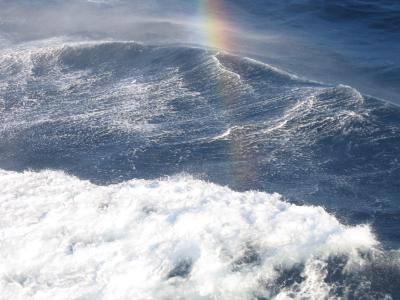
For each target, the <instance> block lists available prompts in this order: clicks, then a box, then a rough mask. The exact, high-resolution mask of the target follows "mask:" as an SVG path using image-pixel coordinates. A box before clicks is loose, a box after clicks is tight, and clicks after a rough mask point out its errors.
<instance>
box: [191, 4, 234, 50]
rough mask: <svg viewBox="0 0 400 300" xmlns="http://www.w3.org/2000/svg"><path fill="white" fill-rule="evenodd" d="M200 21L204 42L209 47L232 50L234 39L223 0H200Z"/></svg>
mask: <svg viewBox="0 0 400 300" xmlns="http://www.w3.org/2000/svg"><path fill="white" fill-rule="evenodd" d="M198 1H199V8H198V12H199V23H200V28H201V31H202V38H203V43H204V44H205V45H207V46H209V47H212V48H217V49H223V50H228V51H229V50H231V49H232V40H231V37H230V29H231V28H232V26H231V24H230V22H229V18H228V17H227V15H226V14H225V12H226V9H225V8H224V7H223V5H222V3H221V2H222V1H221V0H198Z"/></svg>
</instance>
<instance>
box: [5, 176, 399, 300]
mask: <svg viewBox="0 0 400 300" xmlns="http://www.w3.org/2000/svg"><path fill="white" fill-rule="evenodd" d="M0 185H1V188H2V196H1V207H0V209H1V210H0V215H1V224H2V225H1V234H2V237H3V242H2V246H1V252H2V259H1V265H2V274H1V276H2V279H1V281H0V286H1V289H2V291H3V292H2V297H5V298H4V299H6V298H15V297H17V296H20V297H37V298H46V299H49V298H53V297H57V299H78V298H79V299H83V298H85V299H89V298H90V299H92V298H93V299H99V298H103V299H116V298H118V299H128V298H134V299H171V298H174V299H215V298H218V299H271V298H274V299H288V298H290V299H304V298H313V299H323V298H326V297H328V296H332V297H333V298H334V297H339V296H346V297H349V296H352V295H353V296H354V293H358V295H364V296H365V297H366V298H364V297H363V298H364V299H370V298H371V299H372V298H373V297H375V298H374V299H376V297H383V296H384V295H385V292H389V291H390V290H389V289H388V287H387V286H386V287H385V288H383V287H381V289H382V291H381V293H377V291H376V290H375V291H373V293H372V294H371V286H368V284H372V285H376V284H377V283H376V278H374V276H376V275H371V274H370V275H368V272H365V270H366V269H368V268H369V269H371V257H373V258H374V260H376V261H375V263H377V264H378V265H382V264H383V262H382V261H380V262H379V260H382V257H380V254H379V250H377V248H376V246H377V244H378V243H377V241H376V239H375V238H374V235H373V234H372V233H371V230H370V228H369V227H368V226H354V227H350V226H344V225H342V224H340V223H339V222H338V220H337V219H336V218H335V217H333V216H332V215H329V214H328V213H327V212H326V211H325V210H324V209H322V208H321V207H313V206H297V205H293V204H290V203H287V202H285V201H284V200H283V199H282V197H281V196H280V195H278V194H266V193H261V192H244V193H239V192H234V191H232V190H230V189H229V188H227V187H221V186H218V185H215V184H212V183H207V182H204V181H200V180H195V179H193V178H190V177H184V176H180V177H173V178H169V179H163V180H150V181H146V180H131V181H127V182H124V183H120V184H116V185H109V186H96V185H93V184H91V183H89V182H88V181H82V180H79V179H77V178H75V177H71V176H68V175H65V174H63V173H61V172H55V171H42V172H40V173H33V172H24V173H15V172H7V171H1V172H0ZM397 259H398V258H397ZM338 262H339V264H338ZM372 269H373V271H374V272H377V271H379V267H377V266H375V267H372ZM363 271H364V274H363V275H362V276H361V275H360V274H361V273H362V272H363ZM370 272H371V270H370ZM397 275H398V274H397ZM338 276H341V277H343V278H342V281H341V282H337V281H336V279H335V278H336V277H338ZM371 280H372V283H371ZM338 283H339V284H338ZM378 284H379V283H378ZM389 288H390V287H389ZM378 290H379V289H378ZM368 297H369V298H368Z"/></svg>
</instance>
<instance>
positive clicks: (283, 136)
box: [0, 0, 400, 299]
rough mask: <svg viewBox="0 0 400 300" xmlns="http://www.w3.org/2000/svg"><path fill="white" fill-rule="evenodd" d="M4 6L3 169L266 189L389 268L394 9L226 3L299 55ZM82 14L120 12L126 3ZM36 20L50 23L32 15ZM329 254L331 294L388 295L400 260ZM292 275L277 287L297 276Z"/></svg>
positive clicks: (397, 157)
mask: <svg viewBox="0 0 400 300" xmlns="http://www.w3.org/2000/svg"><path fill="white" fill-rule="evenodd" d="M74 3H75V2H74ZM170 4H171V5H170V6H168V5H166V4H165V3H164V2H163V3H162V4H161V3H158V2H157V1H154V2H153V3H152V5H148V6H146V7H141V8H142V10H141V11H146V13H149V14H150V12H151V14H152V15H155V14H156V13H157V9H158V7H161V6H162V7H169V8H170V10H171V12H170V15H173V9H172V8H174V7H175V8H178V11H179V13H180V14H183V15H185V14H189V15H190V14H192V13H193V14H194V9H195V7H196V5H192V4H187V3H180V2H179V1H173V2H171V3H170ZM0 5H1V6H2V7H4V8H5V10H7V12H8V15H7V17H5V15H4V13H1V14H2V15H3V20H2V21H1V22H0V32H1V37H2V38H3V40H1V39H0V43H2V47H1V48H3V50H2V52H1V56H0V123H1V125H0V168H1V169H6V170H14V171H23V170H27V169H33V170H43V169H56V170H63V171H65V172H67V173H70V174H72V175H75V176H77V177H79V178H81V179H88V180H90V181H92V182H94V183H96V184H100V185H109V184H111V183H117V182H123V181H126V180H129V179H133V178H146V179H153V178H159V177H163V176H168V175H174V174H177V173H182V172H184V173H188V174H192V175H194V176H195V177H198V178H201V179H205V180H208V181H211V182H214V183H218V184H221V185H227V186H229V187H231V188H232V189H235V190H239V191H246V190H252V189H256V190H261V191H267V192H278V193H280V194H282V195H284V196H285V198H286V199H288V201H291V202H293V203H297V204H313V205H318V206H322V207H324V208H325V209H327V210H328V211H329V212H330V213H332V214H335V215H336V216H337V217H338V218H339V219H340V220H341V222H343V223H345V224H352V225H355V224H365V223H368V224H371V226H372V228H373V230H374V231H375V233H376V235H377V237H378V239H379V241H380V242H381V243H382V248H384V249H385V251H387V252H385V253H386V254H385V255H386V256H389V257H392V256H393V258H392V261H396V260H398V259H399V258H398V252H396V250H397V249H399V247H400V107H399V106H397V105H396V104H395V103H399V101H400V93H399V87H400V64H399V58H398V53H399V52H397V50H398V49H399V48H400V45H399V43H400V40H399V39H398V37H399V32H400V3H399V2H398V1H356V0H351V1H350V0H349V1H340V2H338V1H284V2H277V1H251V3H249V2H248V1H240V0H236V1H224V6H223V7H225V8H227V11H228V12H229V11H230V12H231V16H236V18H234V19H235V22H236V23H240V24H242V26H243V28H246V30H247V32H249V31H251V32H253V33H257V34H260V33H262V32H264V31H266V30H267V31H268V34H269V33H270V32H271V31H274V30H275V28H276V32H278V33H279V36H281V37H282V36H283V34H284V33H285V36H286V37H288V41H289V43H290V45H291V46H293V45H297V46H298V48H291V49H287V48H285V47H284V45H285V40H280V42H279V43H277V44H275V45H267V46H265V47H266V48H265V49H267V50H269V51H270V52H268V51H267V50H266V51H265V52H266V53H263V51H262V49H264V48H263V45H265V44H263V43H264V42H262V43H261V42H256V41H253V44H248V45H246V46H243V48H242V49H240V47H238V51H237V52H238V53H233V54H232V53H226V52H218V51H216V50H212V49H209V48H204V47H203V45H199V46H193V45H192V44H193V43H192V42H193V41H190V42H191V45H190V46H189V45H188V44H185V41H184V39H186V37H184V38H183V37H182V39H181V40H180V38H179V37H178V38H177V39H178V40H176V41H173V42H174V45H171V44H170V43H168V45H166V43H165V42H160V41H158V42H154V41H151V42H148V41H147V42H146V39H149V38H152V39H153V38H154V39H155V40H159V39H158V37H159V36H158V35H150V33H148V32H146V34H143V35H140V36H141V37H142V38H143V43H136V42H132V41H129V42H115V41H113V42H103V41H99V40H103V39H107V38H116V39H120V38H121V37H129V34H128V33H127V31H128V30H127V31H124V32H121V31H116V33H115V36H112V35H113V33H112V32H111V31H112V30H110V31H106V30H104V27H106V26H104V24H103V25H101V26H100V25H99V24H96V26H94V27H96V30H94V29H93V28H91V27H90V26H89V27H88V24H87V23H85V22H83V23H82V27H83V29H82V30H78V29H77V28H76V27H75V26H72V25H71V24H69V22H66V23H65V24H64V25H63V26H55V27H54V28H53V29H52V30H50V29H49V28H46V30H45V29H44V27H46V26H45V25H46V24H45V23H47V22H50V21H51V22H52V21H54V17H52V13H53V11H52V7H53V6H54V7H57V5H64V4H63V3H62V2H61V4H60V3H56V2H53V3H51V5H50V4H49V3H47V2H45V1H41V2H38V3H36V4H32V3H29V4H28V3H25V2H22V1H19V2H16V4H15V3H14V4H12V3H11V2H8V1H2V2H0ZM71 5H72V4H71ZM75 5H81V3H80V2H78V1H76V3H75ZM82 5H83V7H84V10H87V11H93V10H96V11H99V12H102V11H103V10H104V9H108V10H110V11H111V13H112V14H116V15H117V14H118V13H119V12H120V10H119V9H120V7H124V6H123V5H124V4H123V2H116V3H111V4H110V3H108V4H93V3H91V4H90V3H89V4H87V3H86V4H82ZM31 6H34V8H33V9H34V11H33V13H32V15H31V16H28V17H27V18H26V19H24V21H21V20H22V17H21V16H26V15H25V13H26V11H25V10H24V8H26V7H31ZM71 7H72V6H71ZM77 7H79V6H77ZM126 7H129V8H132V7H135V3H130V4H129V5H127V6H126ZM31 8H32V7H31ZM71 9H72V8H71ZM48 10H49V11H50V12H47V11H48ZM44 11H46V12H47V17H48V18H47V19H46V21H39V20H36V19H35V20H34V21H32V20H30V18H33V19H34V17H32V16H34V15H35V14H37V15H40V14H41V13H43V12H44ZM167 11H168V10H167ZM167 14H169V12H168V13H167ZM30 22H33V23H30ZM41 22H43V24H41ZM67 23H68V24H67ZM71 23H73V22H71ZM15 24H17V25H18V26H13V25H15ZM42 25H43V26H42ZM97 25H99V26H97ZM113 26H114V27H113V30H115V29H116V28H121V27H120V26H121V24H117V25H115V24H114V25H113ZM168 26H172V25H168ZM168 26H166V27H168ZM174 26H177V25H174ZM29 27H30V28H31V30H32V32H30V29H29ZM157 28H158V27H157ZM33 31H34V33H33ZM170 31H171V32H174V27H168V30H167V29H166V31H165V32H163V33H164V34H165V35H166V36H168V35H169V34H171V32H170ZM178 31H179V30H178ZM63 32H64V33H65V34H64V35H63V37H62V38H60V35H61V33H63ZM142 33H143V32H142ZM158 33H159V34H160V32H158ZM132 34H133V33H132ZM135 34H136V36H139V35H138V33H135ZM161 35H162V34H161ZM77 36H79V38H77ZM82 36H84V37H85V38H84V40H85V43H83V44H82V43H76V41H77V40H78V41H79V39H81V38H82ZM149 36H150V37H149ZM289 37H290V38H289ZM246 38H247V37H243V36H238V37H237V38H236V40H235V41H236V42H237V43H239V41H240V40H243V39H246ZM2 41H3V42H2ZM155 44H157V45H155ZM305 45H307V46H305ZM246 47H247V48H246ZM252 47H253V48H252ZM333 48H334V49H333ZM310 49H312V50H313V52H309V51H308V50H310ZM324 49H329V51H327V52H323V53H322V52H321V51H323V50H324ZM331 51H332V52H331ZM243 53H247V54H249V53H254V57H256V58H259V59H262V60H263V61H265V62H271V63H273V64H274V65H275V66H276V67H278V68H275V67H271V66H270V65H267V64H263V63H260V62H258V61H254V60H251V59H247V58H244V57H243V56H242V54H243ZM320 62H321V63H320ZM280 64H281V65H280ZM280 67H281V68H282V69H285V70H288V71H291V70H293V72H285V71H281V69H280ZM292 73H296V74H299V75H302V76H295V75H292ZM308 75H309V76H308ZM310 79H312V80H310ZM330 79H331V80H330ZM322 82H326V83H322ZM339 83H343V84H339ZM353 83H354V84H353ZM367 94H373V96H367ZM384 99H386V100H390V102H392V103H394V104H391V103H389V102H387V101H384ZM336 259H337V260H335V259H332V261H330V262H329V264H330V271H329V272H330V273H329V276H327V278H326V281H327V282H335V283H337V285H338V286H341V285H342V286H347V287H349V289H350V292H345V291H344V290H341V289H340V288H338V289H337V290H336V291H335V292H336V296H340V297H344V298H345V299H366V298H365V297H366V295H367V294H369V295H370V296H371V297H372V298H371V299H381V298H382V297H383V296H382V295H383V294H384V293H387V294H389V295H391V296H392V298H393V299H399V298H400V289H399V287H400V269H398V267H397V266H398V265H395V264H393V265H392V264H391V262H390V261H389V262H388V261H386V260H379V261H378V260H374V259H373V258H371V264H370V266H368V267H367V268H366V269H365V270H364V271H363V273H360V274H357V275H354V274H353V275H352V276H353V277H352V276H348V277H346V276H345V275H343V274H344V271H343V269H341V267H340V266H343V264H341V263H340V258H336ZM342 259H344V258H342ZM299 268H300V269H301V267H299ZM290 272H291V273H290V274H286V275H282V276H283V278H282V286H285V285H290V283H288V282H289V281H290V280H291V279H290V278H292V279H293V278H296V274H297V275H298V273H299V272H300V271H298V270H297V271H296V269H294V270H291V271H290ZM296 272H297V273H296ZM285 276H286V277H285ZM293 280H295V279H293ZM363 281H365V282H369V288H368V289H367V292H366V293H365V294H362V295H363V296H360V294H357V292H356V290H357V289H356V288H355V286H357V287H358V285H357V284H359V283H360V282H363ZM356 283H357V284H356ZM274 288H278V289H279V287H274ZM352 288H353V290H352ZM346 293H347V294H346ZM333 296H334V295H332V297H333ZM382 299H383V298H382Z"/></svg>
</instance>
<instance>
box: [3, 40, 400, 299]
mask: <svg viewBox="0 0 400 300" xmlns="http://www.w3.org/2000/svg"><path fill="white" fill-rule="evenodd" d="M0 51H1V56H0V168H1V169H2V170H1V171H0V187H1V189H2V194H1V195H0V199H1V201H0V211H1V220H2V221H1V224H2V226H1V228H2V229H1V230H2V231H1V232H2V236H4V237H6V238H4V239H3V238H2V241H4V243H6V244H4V245H5V246H4V247H3V246H2V247H1V248H0V251H1V253H2V256H1V257H2V260H1V261H0V263H1V265H3V266H4V270H5V271H4V273H3V275H2V280H1V281H0V284H1V287H2V289H3V290H4V291H6V292H5V293H6V294H5V295H6V297H9V296H15V295H20V296H21V297H33V296H36V297H39V298H40V297H43V298H49V297H55V296H57V298H59V297H64V298H65V299H70V298H71V297H75V298H90V297H92V298H102V297H103V298H113V297H115V295H117V296H118V297H120V298H126V297H131V298H139V299H160V298H161V299H169V298H180V299H211V298H212V299H215V298H219V299H271V298H272V299H288V298H289V299H297V298H301V297H303V298H313V297H314V298H318V297H319V298H333V299H335V298H348V299H351V298H356V299H359V298H362V299H377V298H382V299H383V298H384V297H385V296H387V297H394V299H395V298H396V297H398V295H400V291H399V286H400V283H399V280H400V274H399V270H400V268H399V265H398V261H399V257H398V252H397V251H394V250H393V251H389V250H382V248H384V249H398V245H399V243H400V242H399V241H400V240H399V237H398V234H397V232H399V230H397V229H399V228H400V227H399V226H400V224H399V222H398V215H399V211H398V204H397V202H398V201H397V200H398V193H399V189H398V187H399V186H400V181H399V180H400V173H399V172H400V166H399V159H398V153H399V151H400V108H399V107H397V106H394V105H391V104H388V103H385V102H382V101H379V100H377V99H374V98H372V97H369V96H365V95H362V94H360V93H359V92H358V91H357V90H355V89H354V88H352V87H349V86H345V85H338V86H331V85H327V84H324V83H319V82H313V81H309V80H306V79H304V78H301V77H298V76H295V75H292V74H290V73H287V72H285V71H283V70H280V69H278V68H276V67H273V66H269V65H266V64H263V63H260V62H257V61H254V60H252V59H249V58H245V57H239V56H235V55H232V54H229V53H225V52H222V51H221V52H217V51H215V50H211V49H204V48H200V47H188V46H183V45H169V46H157V45H144V44H139V43H133V42H104V41H100V42H90V43H73V42H64V41H62V40H61V39H60V40H49V41H41V42H40V43H37V42H32V43H27V44H20V45H18V46H14V47H12V48H7V47H4V49H2V50H0ZM48 169H53V170H54V171H49V170H48ZM28 170H33V171H28ZM182 173H186V174H191V176H193V177H190V176H183V175H182V176H175V177H172V178H169V179H161V180H160V179H159V178H164V177H165V176H169V175H174V174H182ZM66 174H69V175H66ZM194 178H198V179H194ZM86 180H88V181H86ZM209 182H213V183H209ZM222 186H227V187H222ZM249 190H261V191H266V192H265V193H263V192H246V191H249ZM267 192H278V193H279V194H282V195H283V196H279V195H278V194H268V193H267ZM284 199H288V201H290V202H291V203H292V204H290V203H288V202H285V201H284ZM293 203H297V205H294V204H293ZM304 204H307V205H304ZM310 205H314V206H310ZM322 207H325V209H323V208H322ZM328 212H329V213H328ZM188 220H190V222H189V221H188ZM356 224H370V225H369V226H367V225H356ZM372 228H373V229H372ZM372 231H374V232H373V233H372ZM375 236H376V237H375ZM378 240H379V241H380V242H378ZM26 249H29V252H28V250H26ZM3 257H5V259H3ZM111 274H113V276H111ZM115 274H119V275H118V276H116V275H115ZM42 295H43V296H42Z"/></svg>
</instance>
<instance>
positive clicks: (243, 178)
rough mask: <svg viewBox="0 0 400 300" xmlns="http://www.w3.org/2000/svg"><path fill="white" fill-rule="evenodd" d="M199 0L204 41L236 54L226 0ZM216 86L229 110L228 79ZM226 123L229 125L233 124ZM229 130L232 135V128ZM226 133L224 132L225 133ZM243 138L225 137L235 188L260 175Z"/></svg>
mask: <svg viewBox="0 0 400 300" xmlns="http://www.w3.org/2000/svg"><path fill="white" fill-rule="evenodd" d="M198 1H199V2H198V4H199V7H198V27H199V28H200V31H201V38H202V41H201V44H202V45H205V46H207V47H209V48H213V49H215V50H217V51H218V52H217V53H216V55H219V54H220V51H219V50H222V51H223V52H225V51H227V52H229V53H234V52H235V51H234V50H235V45H234V43H233V41H234V40H233V37H234V35H233V34H232V33H233V32H234V31H235V30H237V29H235V28H234V25H233V22H231V21H230V20H229V17H228V15H227V12H228V10H227V9H226V8H225V7H224V6H223V0H198ZM214 88H215V89H216V91H215V94H218V95H221V96H220V97H221V98H220V100H221V101H222V103H223V105H224V106H225V107H226V111H227V112H229V111H230V109H231V106H232V104H233V103H234V99H232V95H229V93H225V92H223V91H224V90H225V89H226V82H225V79H224V78H223V77H220V78H217V80H216V81H215V86H214ZM227 125H228V126H230V124H227ZM227 132H228V135H229V133H230V129H228V131H227ZM224 135H225V133H222V136H224ZM244 140H245V137H244V136H243V135H241V134H240V133H239V134H234V135H232V136H230V138H228V139H225V143H228V147H229V151H230V159H231V160H232V162H231V163H232V165H231V167H230V168H229V169H227V170H225V172H226V175H228V176H230V177H231V181H232V182H235V183H236V187H242V184H243V183H246V182H251V181H257V177H258V176H259V172H258V171H257V167H256V166H257V161H256V158H255V156H254V155H253V154H254V153H251V151H248V147H246V145H245V144H244V143H245V142H244Z"/></svg>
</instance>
